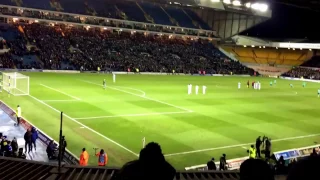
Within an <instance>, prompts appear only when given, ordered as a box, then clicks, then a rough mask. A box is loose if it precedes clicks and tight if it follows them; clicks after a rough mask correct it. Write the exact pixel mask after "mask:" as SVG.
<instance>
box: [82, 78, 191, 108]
mask: <svg viewBox="0 0 320 180" xmlns="http://www.w3.org/2000/svg"><path fill="white" fill-rule="evenodd" d="M80 81H83V82H86V83H89V84H94V85H97V86H103V85H101V84H97V83H94V82H91V81H84V80H80ZM107 88H110V89H113V90H117V91H121V92H124V93H127V94H131V95H134V96H138V97H141V98H144V99H148V100H150V101H155V102H158V103H161V104H165V105H168V106H172V107H175V108H177V109H182V110H184V111H188V112H193V111H192V110H190V109H186V108H183V107H179V106H176V105H173V104H170V103H166V102H163V101H160V100H156V99H152V98H149V97H146V96H141V95H138V94H134V93H131V92H129V91H125V90H122V89H118V88H114V87H110V86H107Z"/></svg>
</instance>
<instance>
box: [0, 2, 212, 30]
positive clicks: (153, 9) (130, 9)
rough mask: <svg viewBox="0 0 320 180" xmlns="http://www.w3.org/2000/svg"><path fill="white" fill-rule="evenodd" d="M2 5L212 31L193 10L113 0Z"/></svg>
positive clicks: (4, 3) (9, 3)
mask: <svg viewBox="0 0 320 180" xmlns="http://www.w3.org/2000/svg"><path fill="white" fill-rule="evenodd" d="M0 4H3V5H10V6H20V7H28V8H35V9H44V10H50V11H62V12H68V13H75V14H84V15H93V16H100V17H108V18H116V19H126V20H132V21H139V22H147V23H156V24H162V25H170V26H177V25H178V26H181V27H186V28H194V29H205V30H212V28H210V26H209V25H208V24H206V23H205V22H204V21H203V20H202V19H201V18H200V17H199V16H198V15H197V14H196V13H195V12H193V11H192V10H191V9H183V8H180V7H174V6H161V5H158V4H152V3H147V2H139V3H137V2H132V1H112V0H86V1H79V0H41V1H39V0H1V1H0Z"/></svg>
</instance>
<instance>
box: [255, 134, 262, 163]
mask: <svg viewBox="0 0 320 180" xmlns="http://www.w3.org/2000/svg"><path fill="white" fill-rule="evenodd" d="M261 143H262V141H261V136H259V137H258V138H257V140H256V150H257V156H258V157H259V158H261V154H260V146H261Z"/></svg>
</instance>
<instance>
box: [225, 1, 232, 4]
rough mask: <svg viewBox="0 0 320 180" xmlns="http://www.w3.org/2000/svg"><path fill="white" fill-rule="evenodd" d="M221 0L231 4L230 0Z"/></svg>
mask: <svg viewBox="0 0 320 180" xmlns="http://www.w3.org/2000/svg"><path fill="white" fill-rule="evenodd" d="M223 2H224V3H226V4H231V1H230V0H223Z"/></svg>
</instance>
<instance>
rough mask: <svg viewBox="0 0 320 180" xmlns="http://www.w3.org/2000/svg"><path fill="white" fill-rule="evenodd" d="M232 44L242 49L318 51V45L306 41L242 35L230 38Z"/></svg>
mask: <svg viewBox="0 0 320 180" xmlns="http://www.w3.org/2000/svg"><path fill="white" fill-rule="evenodd" d="M231 39H232V41H233V43H235V44H236V45H239V46H244V47H247V46H248V47H250V46H251V47H260V48H265V47H274V48H288V49H293V50H295V49H310V50H311V49H320V43H319V42H318V43H317V42H313V41H309V40H307V39H282V40H277V39H263V38H257V37H249V36H243V35H236V36H233V37H232V38H231Z"/></svg>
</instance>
